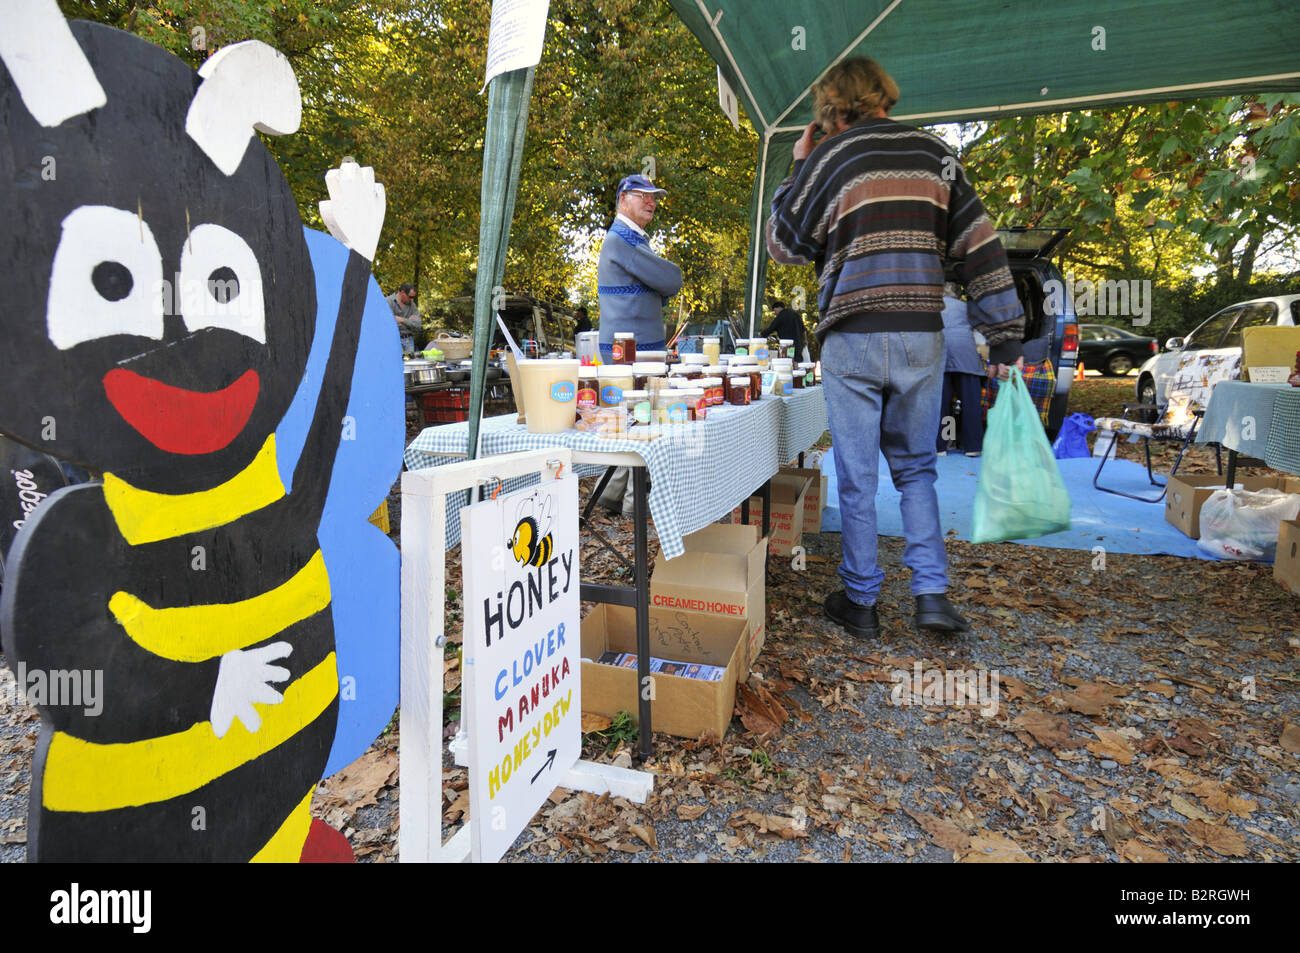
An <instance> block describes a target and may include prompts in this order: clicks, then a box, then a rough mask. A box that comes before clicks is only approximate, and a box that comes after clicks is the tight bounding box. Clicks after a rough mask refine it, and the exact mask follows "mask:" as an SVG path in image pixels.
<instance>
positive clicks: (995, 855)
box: [956, 831, 1033, 864]
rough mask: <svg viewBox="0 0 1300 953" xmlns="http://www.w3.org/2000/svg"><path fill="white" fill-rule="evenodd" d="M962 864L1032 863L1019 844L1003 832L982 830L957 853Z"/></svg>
mask: <svg viewBox="0 0 1300 953" xmlns="http://www.w3.org/2000/svg"><path fill="white" fill-rule="evenodd" d="M956 859H957V860H958V861H959V862H960V863H963V864H1032V863H1033V861H1032V860H1031V859H1030V857H1029V855H1028V854H1026V853H1025V852H1024V851H1023V850H1021V848H1020V845H1019V844H1017V843H1016V842H1015V841H1013V840H1011V839H1010V838H1009V837H1007V836H1005V835H1004V834H998V833H996V832H994V831H984V832H983V833H982V834H977V835H975V836H974V837H972V838H971V842H970V846H969V847H967V848H966V849H965V850H963V851H961V852H959V853H958V854H957V857H956Z"/></svg>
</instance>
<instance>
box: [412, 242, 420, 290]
mask: <svg viewBox="0 0 1300 953" xmlns="http://www.w3.org/2000/svg"><path fill="white" fill-rule="evenodd" d="M414 271H415V273H414V274H413V275H412V276H411V284H413V285H415V300H416V301H419V300H420V233H419V232H416V233H415V269H414Z"/></svg>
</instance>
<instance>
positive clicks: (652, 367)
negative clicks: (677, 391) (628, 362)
mask: <svg viewBox="0 0 1300 953" xmlns="http://www.w3.org/2000/svg"><path fill="white" fill-rule="evenodd" d="M667 374H668V365H667V364H664V363H663V362H661V361H637V362H636V363H635V364H633V365H632V377H633V378H634V383H633V385H632V386H633V387H635V388H636V389H637V390H649V389H650V383H649V382H650V378H652V377H666V376H667Z"/></svg>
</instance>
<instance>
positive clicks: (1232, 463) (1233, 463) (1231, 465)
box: [1223, 448, 1237, 490]
mask: <svg viewBox="0 0 1300 953" xmlns="http://www.w3.org/2000/svg"><path fill="white" fill-rule="evenodd" d="M1236 482H1237V451H1236V450H1233V449H1232V448H1229V449H1228V476H1227V479H1226V481H1225V482H1224V484H1223V485H1224V486H1225V487H1227V488H1228V489H1229V490H1231V489H1232V485H1233V484H1234V483H1236Z"/></svg>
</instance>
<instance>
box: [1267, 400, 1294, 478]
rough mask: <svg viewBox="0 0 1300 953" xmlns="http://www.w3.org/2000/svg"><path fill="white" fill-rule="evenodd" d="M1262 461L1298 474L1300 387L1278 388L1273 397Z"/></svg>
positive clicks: (1275, 468) (1274, 467)
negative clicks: (1270, 419) (1266, 445)
mask: <svg viewBox="0 0 1300 953" xmlns="http://www.w3.org/2000/svg"><path fill="white" fill-rule="evenodd" d="M1264 462H1265V463H1267V464H1268V465H1269V466H1270V467H1272V468H1273V469H1274V470H1284V471H1285V472H1287V473H1296V474H1300V387H1291V388H1288V389H1287V390H1280V389H1279V390H1278V392H1277V394H1276V395H1275V396H1274V397H1273V420H1272V423H1271V424H1270V425H1269V428H1268V447H1267V449H1265V451H1264Z"/></svg>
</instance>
